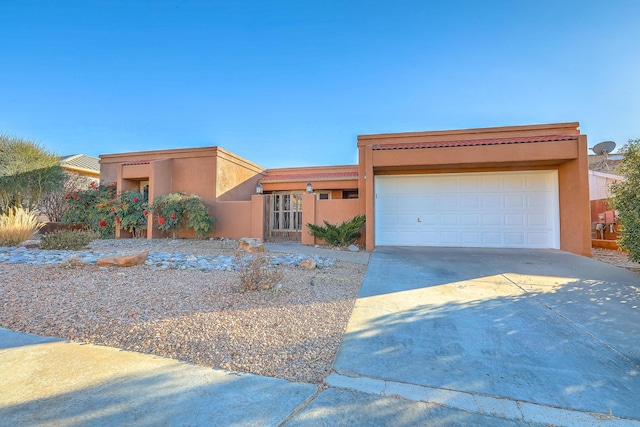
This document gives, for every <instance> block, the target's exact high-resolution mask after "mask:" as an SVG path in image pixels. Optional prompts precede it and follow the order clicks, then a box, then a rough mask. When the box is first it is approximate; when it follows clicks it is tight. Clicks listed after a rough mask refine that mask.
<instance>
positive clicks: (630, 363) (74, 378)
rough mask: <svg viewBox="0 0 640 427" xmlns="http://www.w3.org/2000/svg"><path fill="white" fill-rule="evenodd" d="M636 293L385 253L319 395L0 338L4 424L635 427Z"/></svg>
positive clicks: (583, 262) (503, 267)
mask: <svg viewBox="0 0 640 427" xmlns="http://www.w3.org/2000/svg"><path fill="white" fill-rule="evenodd" d="M270 250H271V249H270ZM286 252H291V250H290V249H287V250H286ZM354 254H355V255H358V254H359V253H354ZM360 255H363V254H361V253H360ZM366 255H367V260H368V254H366ZM334 258H336V257H334ZM365 263H366V262H365ZM639 285H640V276H639V275H637V274H635V273H631V272H628V271H625V270H622V269H618V268H615V267H610V266H607V265H605V264H602V263H599V262H597V261H594V260H590V259H587V258H582V257H576V256H573V255H570V254H565V253H561V252H558V251H501V250H493V251H492V250H468V249H443V248H439V249H434V248H431V249H429V248H411V249H410V248H383V249H378V250H376V251H375V252H374V253H373V255H372V257H371V261H370V264H369V267H368V269H367V273H366V276H365V280H364V282H363V285H362V288H361V292H360V296H359V298H358V300H357V303H356V308H355V310H354V313H353V315H352V319H351V321H350V324H349V327H348V330H347V333H346V335H345V337H344V340H343V343H342V345H341V347H340V350H339V353H338V356H337V359H336V362H335V365H334V367H335V370H336V372H335V373H334V374H332V375H331V376H329V378H328V379H327V383H328V385H329V387H328V388H326V389H319V388H318V387H316V386H315V385H312V384H303V383H291V382H287V381H284V380H280V379H275V378H267V377H260V376H256V375H249V374H238V373H232V372H225V371H219V370H214V369H210V368H204V367H200V366H194V365H190V364H186V363H182V362H178V361H175V360H169V359H163V358H159V357H156V356H151V355H144V354H139V353H132V352H127V351H122V350H118V349H113V348H108V347H99V346H94V345H81V344H77V343H69V342H66V341H63V340H59V339H56V338H46V337H39V336H35V335H27V334H21V333H17V332H12V331H8V330H6V329H0V425H11V426H49V425H56V426H116V425H117V426H121V425H135V426H156V425H167V426H174V425H176V426H177V425H179V426H184V425H188V426H191V425H193V426H200V425H205V426H207V425H216V426H237V425H243V426H244V425H255V426H258V425H259V426H279V425H286V426H316V425H330V426H334V425H337V426H340V425H344V426H347V425H348V426H350V425H373V426H378V425H379V426H389V425H392V426H413V425H430V426H431V425H435V426H454V425H455V426H457V425H474V426H525V425H526V426H543V425H556V426H616V427H617V426H640V420H639V419H640V416H639V414H640V406H639V405H640V403H638V402H639V401H638V399H637V396H638V395H640V379H639V378H640V368H639V367H638V365H639V364H640V363H639V359H638V356H637V355H638V354H639V353H638V351H640V348H639V347H640V345H639V344H638V342H637V341H638V340H637V339H636V338H637V337H638V336H640V318H639V312H640V310H639V309H638V306H640V304H639V302H640V301H639V297H638V289H637V288H638V286H639Z"/></svg>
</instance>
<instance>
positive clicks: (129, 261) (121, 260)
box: [96, 251, 149, 267]
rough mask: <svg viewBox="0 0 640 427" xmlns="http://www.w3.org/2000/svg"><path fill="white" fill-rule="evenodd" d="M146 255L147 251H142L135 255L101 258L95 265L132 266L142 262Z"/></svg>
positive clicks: (147, 254)
mask: <svg viewBox="0 0 640 427" xmlns="http://www.w3.org/2000/svg"><path fill="white" fill-rule="evenodd" d="M148 256H149V251H144V252H140V253H139V254H135V255H126V256H120V257H109V258H102V259H99V260H98V261H97V262H96V265H97V266H98V267H133V266H134V265H141V264H142V263H144V260H146V259H147V257H148Z"/></svg>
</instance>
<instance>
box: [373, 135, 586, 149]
mask: <svg viewBox="0 0 640 427" xmlns="http://www.w3.org/2000/svg"><path fill="white" fill-rule="evenodd" d="M576 139H578V135H546V136H529V137H520V138H492V139H471V140H457V141H434V142H415V143H414V142H409V143H399V144H375V145H373V146H372V147H371V148H372V149H373V150H410V149H416V148H447V147H471V146H477V145H504V144H528V143H533V142H551V141H574V140H576Z"/></svg>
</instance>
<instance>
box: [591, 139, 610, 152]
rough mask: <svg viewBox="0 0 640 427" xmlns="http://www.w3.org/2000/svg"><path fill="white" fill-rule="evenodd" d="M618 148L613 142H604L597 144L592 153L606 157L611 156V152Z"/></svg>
mask: <svg viewBox="0 0 640 427" xmlns="http://www.w3.org/2000/svg"><path fill="white" fill-rule="evenodd" d="M614 148H616V143H615V142H613V141H603V142H600V143H598V144H596V145H595V146H594V147H593V148H592V149H591V151H593V152H594V153H596V154H598V155H600V156H606V155H607V154H609V153H610V152H612V151H613V149H614Z"/></svg>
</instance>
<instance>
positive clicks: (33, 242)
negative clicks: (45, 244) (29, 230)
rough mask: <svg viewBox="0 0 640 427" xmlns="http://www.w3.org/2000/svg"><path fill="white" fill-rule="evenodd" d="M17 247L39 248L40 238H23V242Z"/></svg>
mask: <svg viewBox="0 0 640 427" xmlns="http://www.w3.org/2000/svg"><path fill="white" fill-rule="evenodd" d="M18 247H19V248H27V249H39V248H40V240H25V241H24V242H22V243H20V244H19V245H18Z"/></svg>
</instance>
